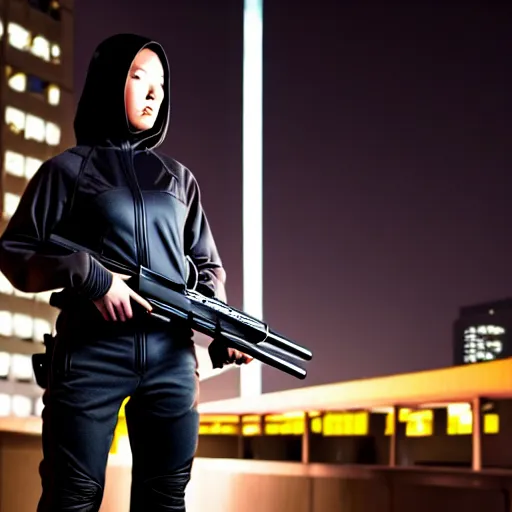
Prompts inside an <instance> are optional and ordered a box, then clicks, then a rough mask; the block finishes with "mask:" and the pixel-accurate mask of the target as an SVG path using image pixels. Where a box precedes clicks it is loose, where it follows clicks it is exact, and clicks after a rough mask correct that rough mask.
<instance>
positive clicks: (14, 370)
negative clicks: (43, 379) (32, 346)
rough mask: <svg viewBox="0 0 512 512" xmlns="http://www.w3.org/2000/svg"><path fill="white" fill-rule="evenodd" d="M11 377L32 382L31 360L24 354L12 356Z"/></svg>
mask: <svg viewBox="0 0 512 512" xmlns="http://www.w3.org/2000/svg"><path fill="white" fill-rule="evenodd" d="M11 375H12V377H13V378H14V379H16V380H23V381H26V380H32V379H33V373H32V358H31V356H27V355H24V354H13V355H12V360H11Z"/></svg>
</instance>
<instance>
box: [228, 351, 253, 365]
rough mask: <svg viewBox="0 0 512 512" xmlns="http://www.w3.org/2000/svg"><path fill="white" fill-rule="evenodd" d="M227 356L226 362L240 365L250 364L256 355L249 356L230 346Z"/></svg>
mask: <svg viewBox="0 0 512 512" xmlns="http://www.w3.org/2000/svg"><path fill="white" fill-rule="evenodd" d="M227 356H228V357H227V360H226V364H232V363H235V364H237V365H239V366H240V365H242V364H249V363H250V362H251V361H252V360H253V359H254V357H251V356H248V355H247V354H244V353H243V352H240V351H239V350H235V349H234V348H230V347H228V348H227Z"/></svg>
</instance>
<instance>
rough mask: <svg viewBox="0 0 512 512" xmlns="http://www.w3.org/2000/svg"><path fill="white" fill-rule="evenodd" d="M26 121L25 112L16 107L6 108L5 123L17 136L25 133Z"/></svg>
mask: <svg viewBox="0 0 512 512" xmlns="http://www.w3.org/2000/svg"><path fill="white" fill-rule="evenodd" d="M25 121H26V116H25V112H22V111H21V110H18V109H17V108H14V107H6V109H5V122H6V124H7V126H8V127H9V129H10V130H11V131H12V132H14V133H16V134H18V133H21V132H23V130H24V129H25Z"/></svg>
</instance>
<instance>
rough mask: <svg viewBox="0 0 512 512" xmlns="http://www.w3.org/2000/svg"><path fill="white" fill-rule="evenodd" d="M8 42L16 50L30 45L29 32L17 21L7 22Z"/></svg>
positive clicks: (25, 48)
mask: <svg viewBox="0 0 512 512" xmlns="http://www.w3.org/2000/svg"><path fill="white" fill-rule="evenodd" d="M8 31H9V43H10V44H11V46H14V48H17V49H18V50H27V49H28V48H29V47H30V32H29V31H28V30H26V29H25V28H23V27H22V26H21V25H18V24H17V23H9V28H8Z"/></svg>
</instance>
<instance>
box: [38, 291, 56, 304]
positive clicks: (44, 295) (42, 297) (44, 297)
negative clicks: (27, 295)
mask: <svg viewBox="0 0 512 512" xmlns="http://www.w3.org/2000/svg"><path fill="white" fill-rule="evenodd" d="M52 293H53V291H51V290H50V291H48V292H39V293H36V300H37V301H38V302H46V303H48V302H50V297H51V295H52Z"/></svg>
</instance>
